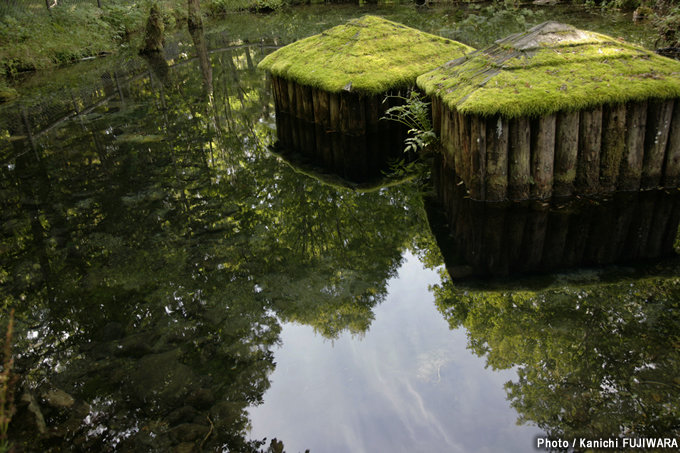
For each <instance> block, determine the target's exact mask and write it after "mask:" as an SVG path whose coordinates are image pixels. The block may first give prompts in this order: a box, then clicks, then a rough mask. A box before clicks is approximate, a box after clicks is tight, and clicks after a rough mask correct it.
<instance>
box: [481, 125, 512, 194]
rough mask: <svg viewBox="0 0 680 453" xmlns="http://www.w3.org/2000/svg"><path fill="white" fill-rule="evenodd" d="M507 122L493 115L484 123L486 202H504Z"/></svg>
mask: <svg viewBox="0 0 680 453" xmlns="http://www.w3.org/2000/svg"><path fill="white" fill-rule="evenodd" d="M508 129H509V124H508V120H506V119H504V118H503V117H501V116H500V115H494V116H492V117H490V118H488V119H487V122H486V182H485V187H486V200H487V201H501V200H505V199H506V196H507V190H508V144H509V143H508V135H509V134H508V132H509V130H508Z"/></svg>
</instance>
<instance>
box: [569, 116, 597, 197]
mask: <svg viewBox="0 0 680 453" xmlns="http://www.w3.org/2000/svg"><path fill="white" fill-rule="evenodd" d="M578 142H579V150H578V151H579V152H578V164H577V167H576V182H575V185H576V192H577V193H579V194H582V195H592V194H595V193H598V191H599V190H600V146H601V144H602V106H600V107H597V108H595V109H593V110H584V111H582V112H580V114H579V129H578Z"/></svg>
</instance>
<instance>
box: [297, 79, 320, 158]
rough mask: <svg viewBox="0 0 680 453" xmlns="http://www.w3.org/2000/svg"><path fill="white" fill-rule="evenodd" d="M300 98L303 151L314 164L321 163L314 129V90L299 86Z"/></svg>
mask: <svg viewBox="0 0 680 453" xmlns="http://www.w3.org/2000/svg"><path fill="white" fill-rule="evenodd" d="M298 87H299V91H300V95H301V96H300V97H301V98H302V102H301V104H302V120H303V121H302V122H301V123H300V124H302V125H304V127H303V129H304V143H303V147H302V148H303V150H304V152H305V153H306V154H307V156H308V157H309V158H311V159H312V161H313V162H319V161H320V159H319V157H320V156H318V151H317V148H316V137H315V135H316V131H315V128H314V100H313V98H312V88H311V87H310V86H307V85H298Z"/></svg>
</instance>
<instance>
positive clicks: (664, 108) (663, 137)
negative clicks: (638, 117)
mask: <svg viewBox="0 0 680 453" xmlns="http://www.w3.org/2000/svg"><path fill="white" fill-rule="evenodd" d="M648 105H649V109H648V111H647V127H646V130H645V155H644V158H643V160H642V176H641V178H640V188H641V189H653V188H656V187H659V182H660V181H661V175H662V170H663V162H664V160H665V157H666V142H667V141H668V132H669V131H670V126H671V118H672V115H673V99H671V100H667V101H660V102H658V101H650V102H649V104H648Z"/></svg>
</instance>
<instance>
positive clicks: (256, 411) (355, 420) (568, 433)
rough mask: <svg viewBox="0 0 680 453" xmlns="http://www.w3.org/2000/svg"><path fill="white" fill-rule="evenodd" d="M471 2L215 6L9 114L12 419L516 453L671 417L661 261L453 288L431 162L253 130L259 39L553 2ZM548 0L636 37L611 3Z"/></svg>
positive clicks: (673, 367) (504, 14)
mask: <svg viewBox="0 0 680 453" xmlns="http://www.w3.org/2000/svg"><path fill="white" fill-rule="evenodd" d="M475 11H476V12H478V13H479V14H474V15H472V16H468V15H467V13H466V12H464V11H459V10H458V9H457V8H445V9H441V10H435V9H430V10H425V9H415V8H413V7H392V8H387V7H371V8H358V7H356V6H352V7H332V8H331V7H315V8H299V9H292V10H288V11H285V12H283V13H281V14H280V15H273V16H265V17H253V16H238V17H236V18H227V19H225V20H224V22H222V23H216V24H213V26H214V27H215V31H214V32H210V33H208V32H206V35H205V36H193V37H190V36H188V35H184V36H180V38H179V39H180V41H179V42H181V44H178V43H175V44H173V46H175V47H174V48H175V49H176V50H177V53H176V55H175V56H174V57H173V58H172V59H171V60H170V61H169V62H168V63H165V62H163V61H153V60H150V61H144V60H136V61H137V62H138V63H139V64H140V65H142V66H141V67H142V70H141V71H139V72H138V73H137V74H136V75H133V76H130V77H128V78H124V79H122V80H119V81H118V82H119V84H118V86H116V85H115V84H112V85H109V86H106V87H104V88H101V89H100V90H98V91H97V92H94V93H90V94H85V95H82V96H79V97H76V98H75V99H76V103H77V108H78V111H79V112H81V114H79V115H77V116H74V117H72V118H71V119H69V120H67V121H65V122H61V123H58V124H55V127H54V128H52V129H50V130H49V131H47V132H45V133H43V134H41V135H40V136H38V135H39V134H37V133H35V132H36V131H35V130H34V131H33V133H34V134H33V135H35V136H36V137H37V138H35V140H34V145H32V144H31V143H30V140H29V139H28V137H27V134H26V130H25V124H26V123H25V120H24V119H23V118H22V117H21V115H16V116H11V118H12V120H11V121H8V123H7V124H8V126H7V129H6V135H5V137H9V138H10V139H9V140H7V141H5V143H3V147H2V151H3V155H2V158H3V163H4V164H3V167H2V168H1V169H0V183H1V187H0V190H1V191H2V192H1V193H2V198H1V200H2V203H3V209H2V219H1V221H2V237H1V240H2V243H1V247H0V260H1V264H2V268H1V270H2V274H1V275H0V278H1V280H0V281H1V283H2V287H1V288H2V289H1V291H2V293H1V294H2V297H3V317H2V319H3V321H4V322H6V320H7V315H8V309H9V308H14V309H15V310H16V312H15V317H16V329H15V336H14V340H13V342H14V354H15V362H16V371H17V373H18V374H19V376H20V377H19V381H18V382H17V383H16V384H15V389H16V397H15V402H16V407H17V414H16V415H15V419H14V421H13V423H12V425H11V428H10V437H11V438H12V439H13V440H14V441H16V442H19V443H21V444H22V445H24V448H25V451H40V452H42V451H58V450H60V449H61V451H64V450H66V451H139V452H146V451H159V452H160V451H163V452H165V451H176V452H180V451H198V450H202V451H225V452H226V451H239V452H244V451H252V452H254V451H265V450H266V451H280V450H278V447H277V446H276V445H274V444H271V443H270V442H271V440H272V438H274V437H275V438H277V439H278V441H282V442H283V443H284V445H285V449H286V451H288V452H298V451H300V452H301V451H304V450H305V449H310V450H311V451H312V452H347V451H353V452H360V451H366V452H376V451H404V452H414V451H428V452H430V451H460V452H478V451H479V452H498V451H508V452H524V451H530V449H531V446H532V445H533V442H534V438H535V436H536V435H537V434H540V433H549V434H551V435H553V436H556V437H564V438H573V437H574V436H588V437H596V438H597V437H606V436H610V435H628V436H666V437H669V436H672V437H677V435H678V431H679V426H678V420H679V419H680V416H679V415H680V414H679V412H680V411H679V410H678V409H679V407H678V396H680V395H679V393H680V392H679V390H680V369H678V363H680V362H679V360H680V356H679V355H678V351H679V349H680V343H679V341H680V319H679V316H680V307H679V306H678V304H679V302H680V279H678V277H677V275H678V267H677V266H678V265H677V263H675V262H673V261H671V262H668V261H666V262H662V263H656V262H655V263H653V265H652V266H647V267H644V268H633V267H615V268H612V267H610V268H607V269H606V270H589V269H580V270H572V271H570V272H569V273H563V274H554V275H552V276H551V277H549V278H548V279H547V280H546V279H543V280H538V281H528V280H521V279H505V280H501V281H490V282H486V283H483V284H479V283H478V284H476V285H467V286H466V285H465V284H463V283H460V282H457V283H455V284H454V283H453V282H452V281H451V279H450V278H449V276H448V275H447V273H446V270H445V267H444V262H443V259H442V254H441V252H440V249H439V247H440V245H441V244H443V242H442V241H440V240H438V239H437V238H435V236H434V235H433V233H432V232H431V229H430V227H431V223H428V212H427V209H429V210H431V209H432V208H431V205H430V204H426V203H425V202H424V201H423V197H422V194H423V193H429V192H430V191H431V187H430V186H429V185H428V184H429V180H428V175H427V174H426V173H423V174H420V175H418V176H416V177H415V178H413V179H411V180H409V181H407V182H404V183H402V184H396V185H392V186H389V187H387V186H385V187H382V188H380V187H377V188H375V187H374V188H373V190H350V189H347V188H343V187H341V186H338V185H330V184H327V183H324V182H322V181H321V180H320V179H317V178H315V177H310V176H307V175H305V174H302V173H299V172H296V171H295V170H294V169H293V168H291V167H290V166H289V165H288V164H287V163H286V162H284V161H283V160H282V159H280V158H278V157H276V156H275V155H273V154H271V153H270V152H269V151H268V146H270V145H272V144H273V143H274V142H275V140H276V131H275V118H274V106H273V100H272V97H271V93H270V91H269V85H268V79H267V76H266V74H264V73H262V72H259V71H257V70H256V68H255V66H256V65H257V63H258V62H259V61H260V60H261V59H262V57H263V55H264V54H266V53H267V52H270V51H272V48H274V47H276V46H278V45H280V44H281V43H283V42H286V41H289V40H291V39H294V38H298V37H302V36H306V35H309V34H312V33H316V32H319V31H321V30H323V29H324V28H328V27H330V26H332V25H335V24H336V23H340V22H344V21H346V20H347V19H348V18H351V17H356V16H360V15H362V14H366V13H369V12H370V13H374V14H375V13H377V14H384V15H385V16H386V17H387V18H389V19H393V20H398V21H401V22H404V23H407V24H409V25H412V26H415V27H418V28H422V29H424V30H426V31H430V32H434V33H439V34H443V35H446V36H450V37H452V38H454V39H459V40H461V41H465V42H466V43H467V44H471V45H474V46H480V45H484V44H488V43H489V42H491V41H492V40H494V39H497V38H500V37H502V36H505V35H507V34H509V33H512V32H516V31H521V30H524V28H525V27H530V26H532V25H534V24H535V23H538V22H542V21H544V20H547V19H549V18H551V17H550V14H548V13H546V12H545V11H538V12H536V11H528V10H520V11H513V12H508V11H504V10H497V9H494V10H489V11H481V12H479V11H477V10H475ZM555 14H556V18H558V19H562V20H564V17H572V18H574V21H575V24H576V25H579V26H581V27H584V28H590V29H594V30H599V31H604V32H606V33H609V34H613V35H617V36H618V35H622V36H625V37H626V38H628V39H630V40H632V41H637V42H645V40H646V39H648V38H646V37H644V36H641V32H640V31H639V30H638V29H632V28H631V27H629V25H628V22H627V20H626V18H625V17H617V18H615V19H613V20H612V19H606V20H604V19H602V18H600V17H597V16H589V15H587V14H583V13H582V12H579V13H574V12H571V13H567V12H563V11H558V12H555ZM569 14H571V16H570V15H569ZM466 17H467V18H468V20H465V18H466ZM244 18H248V20H247V21H246V20H244ZM225 30H226V31H225ZM260 38H262V39H264V41H262V42H260ZM244 39H248V40H250V42H253V41H255V42H257V43H258V44H254V45H253V44H248V42H244ZM206 43H207V44H206ZM194 55H198V58H194ZM201 56H202V57H203V58H201ZM206 61H209V62H210V64H206ZM100 64H103V65H109V64H110V62H103V63H100ZM135 64H137V63H135ZM82 68H83V72H84V73H85V72H91V73H97V70H98V69H97V68H98V66H87V67H82ZM105 69H108V70H111V68H110V67H107V68H105ZM69 71H72V69H70V70H69ZM98 74H101V69H99V73H98ZM68 77H72V73H70V72H69V75H68ZM97 77H99V75H98V76H97ZM113 79H114V78H113V77H109V78H108V80H113ZM31 83H35V84H37V82H35V81H33V82H27V87H26V90H27V91H30V90H31V89H33V88H34V86H33V85H31ZM32 87H33V88H32ZM67 88H72V89H73V91H76V88H77V87H76V86H71V87H67ZM69 99H70V101H69V102H72V99H71V98H70V97H69ZM25 102H26V103H27V104H26V108H29V109H30V105H28V104H29V103H28V101H25ZM53 102H54V103H58V101H56V100H55V101H53ZM98 102H101V104H98V105H95V104H97V103H98ZM91 106H92V108H89V107H91ZM40 108H41V109H42V111H46V110H47V109H46V107H45V104H44V103H43V104H40ZM35 109H38V107H35ZM28 113H29V115H28V117H29V118H37V117H33V116H30V113H31V112H30V111H29V112H28ZM7 117H8V118H10V116H9V115H8V116H7ZM36 121H37V120H36ZM29 125H30V123H29ZM36 129H38V128H37V126H36ZM322 179H323V178H322ZM426 206H427V208H426ZM434 218H436V215H433V214H432V212H430V215H429V219H430V221H432V219H434ZM4 322H3V324H4ZM518 421H519V422H520V423H521V424H520V425H519V426H518V425H517V422H518ZM265 437H266V438H267V440H266V441H263V439H264V438H265ZM267 449H269V450H267Z"/></svg>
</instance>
